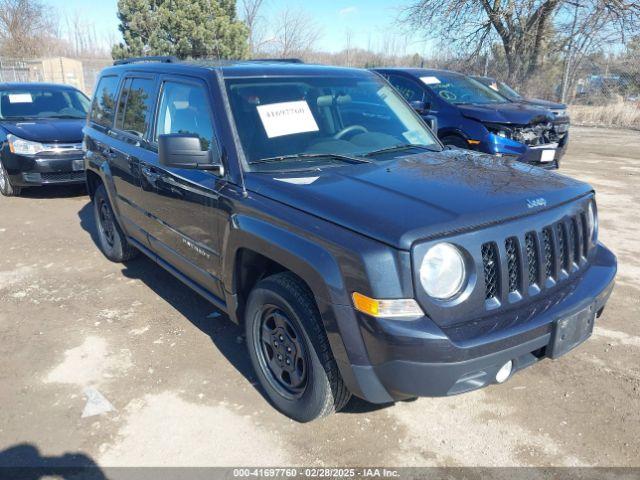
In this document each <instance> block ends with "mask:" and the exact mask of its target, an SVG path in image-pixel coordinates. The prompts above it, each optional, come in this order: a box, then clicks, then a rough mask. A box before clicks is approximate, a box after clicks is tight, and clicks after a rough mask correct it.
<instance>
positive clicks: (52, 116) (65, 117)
mask: <svg viewBox="0 0 640 480" xmlns="http://www.w3.org/2000/svg"><path fill="white" fill-rule="evenodd" d="M41 118H63V119H67V118H72V119H75V120H83V119H85V118H87V117H85V116H84V115H82V116H80V115H47V116H45V117H41Z"/></svg>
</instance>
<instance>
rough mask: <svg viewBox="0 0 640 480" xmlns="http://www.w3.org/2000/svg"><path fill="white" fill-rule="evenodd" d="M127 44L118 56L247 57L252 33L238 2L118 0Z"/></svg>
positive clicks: (118, 50) (116, 48) (116, 50)
mask: <svg viewBox="0 0 640 480" xmlns="http://www.w3.org/2000/svg"><path fill="white" fill-rule="evenodd" d="M118 18H119V19H120V26H119V29H120V31H121V32H122V37H123V40H124V43H120V44H118V45H115V46H114V47H113V50H112V55H113V57H114V58H125V57H136V56H143V55H175V56H177V57H179V58H199V57H214V58H244V57H246V56H247V54H248V42H247V38H248V31H247V27H246V25H245V24H244V23H242V22H241V21H239V20H238V19H237V17H236V6H235V0H119V1H118Z"/></svg>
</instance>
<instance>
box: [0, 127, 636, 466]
mask: <svg viewBox="0 0 640 480" xmlns="http://www.w3.org/2000/svg"><path fill="white" fill-rule="evenodd" d="M561 171H562V173H563V174H566V175H571V176H575V177H577V178H580V179H583V180H586V181H589V182H591V183H592V184H593V185H595V187H596V189H597V192H598V194H597V198H598V202H599V210H600V230H601V237H600V238H601V239H602V241H603V242H605V243H606V244H607V245H608V246H609V247H611V248H612V249H613V250H614V251H615V253H616V254H617V255H618V259H619V262H620V269H619V276H618V283H617V286H616V288H615V290H614V293H613V296H612V297H611V300H610V302H609V304H608V307H607V309H606V310H605V313H604V315H603V317H602V318H601V319H600V320H599V323H598V324H597V327H596V330H595V333H594V336H593V338H592V339H591V340H590V341H588V342H587V343H585V344H584V345H582V346H581V347H580V348H579V349H577V350H575V351H573V352H571V353H570V354H568V355H566V356H565V357H563V358H561V359H559V360H556V361H550V360H545V361H543V362H540V363H538V364H537V365H535V366H533V367H532V368H529V369H527V370H525V371H522V372H520V373H518V374H517V375H515V376H514V378H512V379H510V380H509V381H508V382H507V383H505V384H504V385H501V386H491V387H489V388H486V389H484V390H481V391H476V392H473V393H469V394H465V395H461V396H456V397H450V398H438V399H429V398H423V399H419V400H417V401H414V402H409V403H398V404H396V405H390V406H374V405H369V404H367V403H365V402H362V401H355V400H354V401H352V402H351V403H350V404H349V406H348V407H347V409H346V411H345V412H343V413H340V414H337V415H334V416H332V417H331V418H328V419H326V420H323V421H319V422H314V423H311V424H304V425H301V424H298V423H295V422H293V421H290V420H288V419H287V418H285V417H283V416H282V415H280V414H279V413H278V412H277V411H275V410H274V409H273V408H272V407H271V406H270V405H269V404H268V403H267V401H266V400H265V398H264V397H263V395H262V394H261V392H260V390H259V388H258V386H257V385H256V381H255V378H254V375H253V373H252V370H251V366H250V364H249V362H248V359H247V355H246V353H245V345H244V344H242V339H241V337H240V335H241V331H240V329H239V328H238V327H236V326H234V325H232V324H231V323H230V322H228V321H227V320H226V319H225V318H224V317H220V318H215V317H216V313H215V309H214V308H213V307H211V306H210V305H209V304H207V303H206V302H205V301H204V300H202V299H201V298H199V297H198V296H197V295H196V294H195V293H192V292H191V291H190V290H189V289H188V288H187V287H185V286H183V285H182V284H180V283H179V282H178V281H177V280H175V279H174V278H173V277H172V276H170V275H169V274H168V273H166V272H164V271H163V270H162V269H161V268H160V267H157V266H155V265H154V264H153V263H152V262H151V261H148V260H146V259H144V258H143V259H140V260H137V261H134V262H132V263H130V264H128V265H126V266H123V265H117V264H113V263H110V262H109V261H107V260H106V259H105V258H104V257H103V256H102V254H101V253H100V252H99V251H98V249H97V247H96V246H95V244H94V240H93V238H92V232H93V231H94V224H93V220H92V215H91V208H90V205H89V203H88V197H87V196H85V195H84V193H83V192H81V191H78V190H75V191H74V190H69V189H47V190H44V189H37V190H32V191H26V192H25V195H24V196H23V197H20V198H12V199H8V198H0V338H1V339H2V342H1V343H0V359H1V368H0V462H3V461H4V464H7V463H10V462H15V461H18V462H21V463H25V462H30V461H35V460H37V459H43V458H53V459H55V458H62V461H69V462H87V463H92V462H93V463H96V464H98V465H100V466H139V465H146V466H152V465H153V466H160V465H171V466H194V465H198V466H204V465H227V466H229V465H302V466H310V465H318V466H321V465H330V466H337V465H338V466H369V465H386V466H390V467H393V466H476V465H482V466H516V465H533V466H566V465H569V466H572V465H584V466H594V465H597V466H612V465H617V466H630V465H632V466H640V440H639V436H640V435H639V434H640V364H639V362H638V359H639V358H640V357H639V353H640V323H639V320H640V315H639V314H640V240H639V239H638V226H639V224H638V213H637V212H636V211H635V208H636V207H637V205H639V204H640V188H638V187H640V182H639V179H640V134H638V132H631V131H622V130H604V129H587V128H574V129H572V140H571V146H570V150H569V153H568V154H567V156H566V157H565V160H564V163H563V165H562V170H561ZM96 392H97V393H96ZM96 395H102V396H103V397H104V398H105V399H106V400H107V401H108V402H109V403H110V405H111V406H112V408H113V410H112V411H110V412H108V413H105V414H103V415H100V416H86V417H83V412H85V408H86V404H87V396H89V397H91V398H94V399H95V398H96ZM98 400H100V397H98ZM89 406H91V405H89ZM98 406H100V402H98ZM85 413H90V412H88V411H87V412H85ZM3 451H4V453H2V452H3Z"/></svg>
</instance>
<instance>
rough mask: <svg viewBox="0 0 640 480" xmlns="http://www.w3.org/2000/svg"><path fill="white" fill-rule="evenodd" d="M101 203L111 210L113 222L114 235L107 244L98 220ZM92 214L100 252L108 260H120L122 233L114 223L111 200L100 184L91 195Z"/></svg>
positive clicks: (121, 254)
mask: <svg viewBox="0 0 640 480" xmlns="http://www.w3.org/2000/svg"><path fill="white" fill-rule="evenodd" d="M103 203H104V204H106V206H107V208H108V209H109V210H110V211H111V217H112V218H113V222H114V230H115V235H114V236H113V245H109V242H107V239H106V237H105V234H104V228H103V226H102V222H101V220H100V207H101V206H102V204H103ZM93 215H94V218H95V222H96V228H97V230H98V242H99V245H100V250H102V253H104V255H105V256H106V257H107V258H108V259H109V260H111V261H114V262H119V261H121V259H122V256H123V251H122V235H121V233H120V230H119V228H118V225H117V223H116V218H115V213H114V211H113V208H111V202H110V201H109V197H108V196H107V192H106V190H105V188H104V186H102V185H101V186H100V187H98V189H97V190H96V193H95V195H94V197H93Z"/></svg>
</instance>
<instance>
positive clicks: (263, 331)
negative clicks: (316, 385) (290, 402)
mask: <svg viewBox="0 0 640 480" xmlns="http://www.w3.org/2000/svg"><path fill="white" fill-rule="evenodd" d="M255 328H258V329H259V330H260V331H259V332H256V334H255V337H254V338H255V340H256V341H259V342H260V345H259V346H256V347H255V348H256V350H257V351H259V352H260V356H259V360H260V366H261V368H262V369H263V370H264V373H265V377H266V378H267V380H268V381H269V382H270V383H271V384H272V386H273V388H275V389H277V390H278V391H280V393H281V394H282V396H283V397H288V398H300V397H301V396H302V394H303V393H304V390H305V388H306V386H307V368H308V367H307V365H308V363H309V359H308V355H307V348H306V346H305V343H304V340H303V337H302V334H301V333H300V332H298V331H297V327H296V326H295V324H294V323H293V322H292V321H291V320H290V319H289V318H288V316H287V313H286V312H284V311H283V310H281V309H280V308H278V307H276V306H275V305H265V306H264V308H263V311H262V314H261V320H260V322H255Z"/></svg>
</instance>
